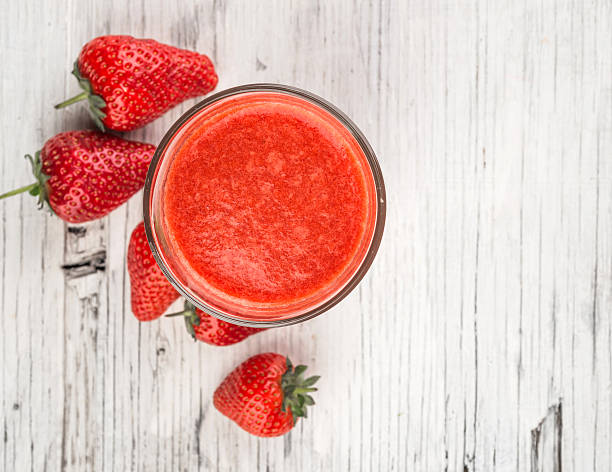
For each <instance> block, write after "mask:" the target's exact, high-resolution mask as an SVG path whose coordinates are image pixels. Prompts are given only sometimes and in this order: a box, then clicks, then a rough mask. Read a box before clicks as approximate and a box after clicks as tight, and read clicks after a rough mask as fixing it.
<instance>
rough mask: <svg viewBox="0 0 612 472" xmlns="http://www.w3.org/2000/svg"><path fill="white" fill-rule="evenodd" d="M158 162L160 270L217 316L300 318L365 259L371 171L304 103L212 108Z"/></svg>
mask: <svg viewBox="0 0 612 472" xmlns="http://www.w3.org/2000/svg"><path fill="white" fill-rule="evenodd" d="M164 160H165V161H166V169H165V172H164V176H165V179H164V184H163V190H162V192H161V195H160V214H161V225H160V226H161V228H163V234H164V236H163V238H164V240H165V243H166V246H167V247H166V248H165V250H164V251H163V252H164V254H165V255H164V258H165V262H166V263H167V264H168V265H169V266H170V270H172V271H173V275H174V276H175V277H177V278H179V279H181V280H183V281H184V282H183V283H184V284H185V285H186V286H187V287H188V288H189V290H190V291H192V292H193V293H195V294H196V295H197V296H198V297H200V298H201V299H202V300H203V301H204V302H205V303H206V305H207V306H209V307H212V308H213V309H214V310H218V311H220V312H222V313H227V314H229V315H230V316H238V317H240V318H244V319H249V318H252V317H256V318H257V319H264V320H266V319H275V318H284V317H287V316H291V315H293V314H295V313H297V312H305V311H308V310H309V309H311V308H312V307H313V306H317V305H319V304H321V303H323V302H325V301H326V300H328V299H329V298H330V297H333V295H334V294H336V293H337V292H338V291H339V290H340V289H342V288H343V287H344V286H345V285H346V284H347V282H348V281H349V280H350V279H351V277H352V276H353V275H354V274H355V272H356V271H357V270H358V269H359V267H360V265H361V263H362V262H363V260H364V258H365V256H366V254H367V252H368V249H369V247H370V244H371V241H372V237H373V234H374V229H375V226H376V218H377V192H376V184H375V180H374V177H373V174H372V170H371V167H370V165H369V164H368V160H367V158H366V156H365V154H364V152H363V150H362V148H361V147H360V145H359V143H358V142H357V140H356V139H355V137H354V136H353V134H351V132H349V131H348V130H347V128H346V127H345V125H343V124H342V123H341V122H340V121H339V120H338V119H337V118H335V117H334V116H333V115H332V114H330V113H329V112H328V111H325V110H324V109H323V108H321V107H320V106H318V105H316V104H315V103H312V102H310V101H308V100H306V99H304V98H301V97H298V96H295V95H291V94H286V93H278V92H271V91H261V92H248V93H241V94H237V95H233V96H230V97H226V98H224V99H222V100H219V101H216V102H214V103H212V104H211V105H209V106H208V107H205V108H204V109H202V110H201V111H200V112H198V113H196V114H195V115H194V116H193V117H192V118H191V119H190V120H189V121H187V122H186V123H185V124H184V125H183V126H182V127H181V129H180V130H179V132H177V133H176V136H175V138H174V139H173V142H172V143H171V145H170V146H168V147H167V148H166V154H165V156H164Z"/></svg>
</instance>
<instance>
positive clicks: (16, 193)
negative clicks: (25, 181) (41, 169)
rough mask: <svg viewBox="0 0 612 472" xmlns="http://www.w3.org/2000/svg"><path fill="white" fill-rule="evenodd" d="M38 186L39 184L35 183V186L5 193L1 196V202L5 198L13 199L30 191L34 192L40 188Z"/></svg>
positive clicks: (31, 185) (27, 186) (26, 186)
mask: <svg viewBox="0 0 612 472" xmlns="http://www.w3.org/2000/svg"><path fill="white" fill-rule="evenodd" d="M38 185H39V184H38V182H35V183H33V184H30V185H25V186H24V187H19V188H16V189H15V190H11V191H10V192H6V193H3V194H2V195H0V200H2V199H3V198H7V197H12V196H13V195H18V194H20V193H23V192H29V191H30V190H33V189H35V188H36V187H38Z"/></svg>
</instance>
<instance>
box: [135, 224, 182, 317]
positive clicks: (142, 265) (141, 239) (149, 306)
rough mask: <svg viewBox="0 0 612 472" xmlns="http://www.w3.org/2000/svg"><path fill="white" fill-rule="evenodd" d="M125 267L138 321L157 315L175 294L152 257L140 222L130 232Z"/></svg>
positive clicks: (174, 297)
mask: <svg viewBox="0 0 612 472" xmlns="http://www.w3.org/2000/svg"><path fill="white" fill-rule="evenodd" d="M127 268H128V273H129V275H130V292H131V298H132V313H134V316H136V318H138V319H139V320H140V321H151V320H154V319H156V318H159V317H160V316H161V315H163V313H164V311H166V310H167V309H168V307H169V306H170V305H171V304H172V302H174V300H176V299H177V298H178V297H179V294H178V292H177V291H176V290H175V289H174V287H173V286H172V285H171V284H170V282H168V279H166V277H165V276H164V274H163V273H162V271H161V269H160V268H159V266H158V265H157V262H155V259H154V258H153V253H152V252H151V248H150V247H149V243H148V241H147V236H146V234H145V229H144V223H140V224H139V225H138V226H136V228H135V229H134V231H132V235H131V236H130V244H129V245H128V253H127Z"/></svg>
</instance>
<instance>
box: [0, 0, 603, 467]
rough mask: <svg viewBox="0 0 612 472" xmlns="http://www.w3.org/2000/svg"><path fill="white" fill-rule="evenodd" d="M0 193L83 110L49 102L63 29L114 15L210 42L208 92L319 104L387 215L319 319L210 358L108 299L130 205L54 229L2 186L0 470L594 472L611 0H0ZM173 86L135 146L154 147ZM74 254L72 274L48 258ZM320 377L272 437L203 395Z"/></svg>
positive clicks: (72, 31)
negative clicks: (230, 376)
mask: <svg viewBox="0 0 612 472" xmlns="http://www.w3.org/2000/svg"><path fill="white" fill-rule="evenodd" d="M0 26H1V27H0V63H1V64H2V65H3V68H2V71H1V72H0V77H1V90H0V97H1V104H2V109H3V113H2V117H0V120H1V122H2V126H1V128H0V132H1V133H2V135H1V137H2V139H1V140H0V146H1V147H2V150H1V158H0V172H1V174H0V185H1V187H0V188H1V189H2V190H4V189H10V188H14V187H17V186H19V185H23V184H26V183H29V181H30V176H29V173H28V170H27V168H26V165H25V162H24V161H22V158H21V156H22V155H23V154H25V153H26V152H33V151H35V150H36V149H38V148H39V147H40V146H41V145H42V144H43V142H44V141H45V139H47V138H48V137H50V136H52V135H53V134H55V133H57V132H59V131H63V130H68V129H76V128H79V127H83V126H89V125H90V124H89V121H88V118H87V116H86V113H85V111H84V110H83V109H82V108H79V107H74V108H72V109H70V110H67V111H64V112H57V111H55V110H53V108H52V106H51V105H52V104H53V103H56V102H57V101H59V100H60V99H62V98H64V97H67V96H70V95H72V94H73V93H74V92H75V91H76V89H77V87H76V83H75V81H74V80H73V78H72V77H70V75H69V71H70V70H71V65H72V62H73V61H74V59H75V57H76V55H77V54H78V51H79V49H80V47H81V45H82V44H84V43H85V42H86V41H87V40H89V39H91V38H92V37H94V36H97V35H101V34H108V33H128V34H132V35H134V36H140V37H143V36H145V37H153V38H155V39H157V40H159V41H163V42H168V43H171V44H174V45H176V46H180V47H185V48H191V49H195V50H198V51H201V52H205V53H208V54H209V55H210V56H211V58H212V59H213V61H214V62H215V64H216V66H217V68H218V72H219V76H220V83H219V89H223V88H227V87H230V86H233V85H238V84H243V83H249V82H263V81H269V82H280V83H286V84H291V85H296V86H299V87H302V88H306V89H308V90H311V91H313V92H314V93H317V94H319V95H321V96H323V97H325V98H327V99H328V100H330V101H331V102H333V103H335V104H337V105H338V106H339V107H340V108H342V109H343V110H345V111H346V112H347V113H348V114H349V115H350V116H351V117H353V118H354V120H355V121H356V122H357V124H358V125H359V126H360V127H361V128H362V130H363V131H364V133H365V134H366V135H367V136H368V138H369V139H370V141H371V144H372V145H373V147H374V149H375V150H376V152H377V154H378V156H379V160H380V162H381V166H382V169H383V173H384V175H385V178H386V184H387V194H388V204H389V207H388V220H387V221H388V223H387V228H386V232H385V237H384V239H383V244H382V247H381V250H380V253H379V255H378V257H377V260H376V261H375V263H374V265H373V267H372V269H371V271H370V273H369V274H368V276H367V277H366V278H365V279H364V281H363V282H362V283H361V285H360V286H359V288H358V289H357V290H356V291H355V292H354V293H353V294H352V295H351V296H350V297H349V298H348V299H346V300H345V301H344V302H343V303H341V304H340V305H339V306H337V307H336V308H334V309H333V310H332V311H331V312H329V313H328V314H326V315H324V316H321V317H319V318H318V319H315V320H312V321H310V322H307V323H304V324H302V325H299V326H293V327H289V328H283V329H279V330H270V331H267V332H265V333H262V334H260V335H258V336H254V337H252V338H250V339H248V340H247V341H245V342H244V343H241V344H239V345H236V346H233V347H228V348H213V347H210V346H205V345H202V344H194V343H192V342H190V341H189V340H188V338H187V337H186V335H185V333H184V330H183V325H182V323H180V322H173V321H172V320H169V319H168V320H160V321H158V322H153V323H146V324H139V323H138V322H137V321H136V319H135V318H134V317H133V316H132V315H131V313H130V310H129V284H128V280H127V274H126V271H125V252H126V247H127V240H128V237H129V234H130V232H131V230H132V229H133V228H134V227H135V226H136V224H137V223H138V221H140V220H141V218H142V210H141V195H140V194H139V195H137V196H136V197H134V198H133V199H132V200H131V201H130V202H129V203H128V204H126V205H124V206H123V207H121V208H119V209H118V210H116V211H115V212H113V213H112V215H110V216H109V217H107V218H105V219H103V220H100V221H98V222H94V223H90V224H88V225H83V226H79V227H77V228H74V227H68V226H67V225H64V224H63V223H62V222H61V221H60V220H58V219H57V218H54V217H50V216H48V215H45V214H42V213H40V212H38V211H37V210H36V208H35V205H34V202H33V201H32V199H31V197H28V196H23V197H16V198H13V199H11V200H5V201H2V202H1V203H0V213H1V215H2V225H1V226H0V253H1V255H2V270H1V273H0V277H1V278H0V307H1V308H0V309H1V312H2V316H1V318H0V330H1V332H2V337H1V338H0V339H1V340H0V365H2V367H3V368H2V373H1V375H2V384H1V386H0V407H1V417H0V421H1V422H2V425H1V427H2V436H3V440H2V444H1V446H0V469H2V470H5V471H27V470H33V471H42V470H48V471H56V470H66V471H89V470H91V471H101V470H108V471H118V470H121V471H123V470H126V471H127V470H135V471H147V472H148V471H156V470H157V471H167V470H173V471H174V470H180V471H183V470H185V471H187V470H188V471H194V470H201V471H224V472H229V471H287V470H293V471H319V470H321V471H323V470H324V471H329V470H333V471H348V470H363V471H375V470H376V471H385V472H386V471H409V470H410V471H413V470H414V471H421V470H423V471H442V470H447V471H521V472H522V471H527V470H532V471H561V470H563V471H580V472H581V471H586V470H589V471H591V470H592V471H601V472H608V471H609V470H611V469H612V452H611V449H612V448H611V447H610V446H611V444H612V354H611V352H612V325H611V320H610V317H611V315H612V310H611V309H610V306H611V302H612V220H611V216H612V185H611V184H612V157H611V156H612V80H611V79H612V3H611V2H610V0H589V1H585V2H581V1H576V0H540V1H537V2H536V1H519V2H502V1H492V0H491V1H486V0H465V1H464V0H427V1H425V0H408V1H391V0H384V1H380V2H379V1H370V2H361V1H359V2H358V1H354V2H353V1H349V0H334V1H306V0H304V1H297V0H293V1H288V0H287V1H285V0H276V1H272V0H270V1H265V2H263V1H262V2H246V1H243V2H240V1H230V0H215V1H205V2H200V1H198V2H196V1H182V2H179V3H176V4H172V5H171V4H170V3H168V2H165V1H163V0H151V1H148V2H123V1H120V0H109V1H105V2H99V1H98V2H94V1H93V0H87V1H85V0H81V1H76V0H69V1H59V0H47V1H46V2H44V4H43V3H41V2H33V1H24V2H7V3H6V4H5V5H4V6H3V8H2V9H0ZM193 103H195V101H190V102H186V103H184V104H182V105H181V106H179V107H177V108H175V109H173V110H172V111H171V112H169V113H167V114H166V115H165V116H164V117H162V118H160V119H159V120H157V121H155V122H154V123H152V124H151V125H149V126H147V127H146V128H144V129H142V130H139V131H137V132H133V133H130V134H129V136H130V137H132V138H134V139H141V140H145V141H149V142H152V143H157V142H158V141H159V140H160V138H161V136H162V135H163V133H164V130H166V129H167V128H168V127H169V126H170V124H171V123H172V122H173V121H174V120H176V119H177V118H178V117H179V116H180V115H181V114H182V112H184V111H185V110H187V108H188V107H189V106H191V105H192V104H193ZM92 256H96V257H98V259H96V260H97V261H100V260H102V261H104V263H103V264H101V263H99V264H98V265H97V266H96V267H97V270H96V269H94V270H89V271H85V272H88V273H86V274H83V273H80V274H75V273H74V271H71V270H69V268H68V269H64V270H62V266H66V265H69V266H70V265H74V264H75V263H79V262H81V261H83V260H91V259H92ZM263 351H278V352H282V353H287V354H290V355H291V357H292V359H294V361H296V362H297V361H299V362H303V363H308V364H309V365H310V366H311V370H312V372H315V371H316V372H318V373H320V374H321V375H322V376H323V377H322V380H321V382H320V391H319V392H318V395H317V403H318V405H317V407H316V408H315V409H314V411H313V413H312V415H311V417H309V418H308V420H307V421H303V422H300V423H299V425H298V427H297V428H296V429H295V430H294V431H292V432H291V433H290V434H289V435H287V436H285V437H283V438H277V439H266V440H263V439H257V438H254V437H250V436H249V435H247V434H246V433H244V432H243V431H242V430H239V429H238V428H237V427H235V426H234V425H233V424H231V423H230V422H229V421H228V420H226V419H225V418H224V417H222V416H221V415H220V414H219V413H218V412H217V411H216V410H215V409H214V407H213V406H212V402H211V400H212V392H213V391H214V388H215V387H216V386H217V384H218V383H219V382H220V381H221V380H222V378H223V377H224V375H225V374H227V372H228V371H229V370H231V368H232V367H233V366H235V365H236V364H238V363H239V362H241V361H242V360H244V359H245V358H247V357H248V356H250V355H253V354H256V353H259V352H263Z"/></svg>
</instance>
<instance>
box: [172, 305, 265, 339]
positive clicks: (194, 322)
mask: <svg viewBox="0 0 612 472" xmlns="http://www.w3.org/2000/svg"><path fill="white" fill-rule="evenodd" d="M166 316H168V317H171V316H184V319H185V325H186V326H187V332H188V333H189V334H190V335H191V336H192V337H193V339H194V340H196V339H197V340H198V341H202V342H205V343H207V344H212V345H215V346H229V345H230V344H236V343H239V342H240V341H242V340H243V339H246V338H248V337H249V336H251V335H252V334H255V333H259V332H260V331H265V329H266V328H250V327H248V326H239V325H235V324H233V323H228V322H227V321H222V320H220V319H218V318H215V317H214V316H210V315H208V314H206V313H204V312H203V311H202V310H200V309H199V308H196V307H195V306H193V305H192V304H191V303H189V302H188V301H187V300H185V309H184V310H183V311H181V312H179V313H172V314H170V315H166Z"/></svg>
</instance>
